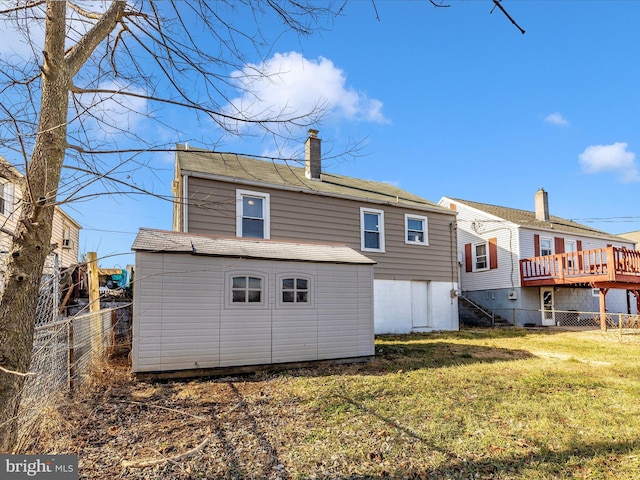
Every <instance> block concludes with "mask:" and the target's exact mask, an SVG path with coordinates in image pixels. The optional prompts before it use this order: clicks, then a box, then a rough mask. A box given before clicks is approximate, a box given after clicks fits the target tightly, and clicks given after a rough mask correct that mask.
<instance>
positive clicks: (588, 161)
mask: <svg viewBox="0 0 640 480" xmlns="http://www.w3.org/2000/svg"><path fill="white" fill-rule="evenodd" d="M578 158H579V159H580V165H581V166H582V170H583V171H584V172H586V173H601V172H614V173H618V174H619V175H620V180H621V181H622V182H625V183H626V182H637V181H640V173H639V172H638V168H637V166H636V162H635V160H636V154H635V153H633V152H629V151H627V144H626V143H625V142H616V143H614V144H612V145H592V146H590V147H587V148H586V149H585V151H584V152H582V153H581V154H580V155H579V156H578Z"/></svg>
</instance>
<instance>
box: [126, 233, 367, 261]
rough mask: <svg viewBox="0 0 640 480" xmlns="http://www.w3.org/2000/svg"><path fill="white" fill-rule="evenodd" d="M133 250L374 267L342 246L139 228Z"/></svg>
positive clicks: (357, 253) (362, 256)
mask: <svg viewBox="0 0 640 480" xmlns="http://www.w3.org/2000/svg"><path fill="white" fill-rule="evenodd" d="M131 248H132V250H136V251H145V252H157V253H190V254H194V255H206V256H222V257H235V258H254V259H266V260H288V261H298V262H326V263H353V264H361V265H368V264H375V263H376V262H375V261H373V260H371V259H370V258H368V257H365V256H364V255H362V254H361V253H359V252H356V251H355V250H353V249H352V248H350V247H347V246H345V245H328V244H314V243H295V242H281V241H272V240H263V239H248V238H228V237H216V236H213V235H200V234H193V233H181V232H171V231H167V230H155V229H150V228H141V229H140V230H139V232H138V235H137V237H136V239H135V240H134V242H133V245H132V247H131Z"/></svg>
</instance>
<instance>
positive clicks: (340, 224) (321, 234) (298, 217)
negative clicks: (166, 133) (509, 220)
mask: <svg viewBox="0 0 640 480" xmlns="http://www.w3.org/2000/svg"><path fill="white" fill-rule="evenodd" d="M188 179H189V184H188V196H189V208H188V219H187V230H188V231H189V232H190V233H204V234H210V235H223V236H230V237H234V236H235V235H236V220H235V218H236V200H235V199H236V189H243V190H251V191H256V192H261V193H267V194H269V195H270V203H271V215H270V219H271V222H270V223H271V239H274V240H276V239H277V240H294V239H295V240H300V241H312V242H320V243H339V244H346V245H348V246H349V247H351V248H353V249H354V250H356V251H361V243H360V242H361V239H360V208H361V207H365V208H374V209H378V210H383V211H384V220H385V229H384V231H385V253H376V252H370V251H366V252H363V253H364V254H365V255H366V256H367V257H369V258H371V259H372V260H375V261H376V262H378V264H377V265H376V267H375V277H376V278H377V279H389V280H433V281H449V282H450V281H452V275H453V277H454V279H455V281H456V282H457V268H456V266H455V261H454V260H455V259H452V256H454V255H455V250H456V248H455V242H456V236H455V231H452V229H451V225H452V224H455V215H454V214H453V212H452V213H451V214H449V213H447V212H437V211H425V210H420V209H415V208H411V207H408V206H396V205H390V204H375V203H368V202H367V201H365V200H362V201H359V200H351V199H345V198H336V197H329V196H324V195H316V194H312V193H304V192H297V191H291V190H279V189H273V188H263V187H259V186H254V185H244V184H241V183H236V184H232V183H228V182H221V181H216V180H211V179H203V178H198V177H188ZM405 214H413V215H421V216H426V217H428V243H429V245H427V246H424V245H410V244H406V243H405V237H404V236H405V223H404V222H405V220H404V215H405ZM178 223H179V222H178Z"/></svg>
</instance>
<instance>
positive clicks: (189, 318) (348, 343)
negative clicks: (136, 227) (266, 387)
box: [132, 251, 374, 372]
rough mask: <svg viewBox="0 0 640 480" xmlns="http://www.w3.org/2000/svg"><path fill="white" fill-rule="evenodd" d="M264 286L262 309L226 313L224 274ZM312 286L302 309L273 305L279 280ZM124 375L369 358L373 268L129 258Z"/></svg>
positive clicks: (228, 307) (179, 256) (149, 256)
mask: <svg viewBox="0 0 640 480" xmlns="http://www.w3.org/2000/svg"><path fill="white" fill-rule="evenodd" d="M243 273H244V274H251V275H253V274H259V275H261V276H263V277H264V279H265V285H264V290H263V294H264V296H265V297H264V298H265V303H264V305H262V306H258V307H256V306H242V307H238V306H236V305H229V303H228V302H225V295H226V294H227V293H228V292H226V289H225V282H226V281H227V280H226V279H227V278H228V276H229V275H232V274H243ZM282 274H286V275H294V276H295V275H300V276H306V277H309V278H310V279H311V294H312V299H313V301H312V304H311V306H310V307H307V306H303V307H300V308H299V307H297V306H291V305H286V306H285V305H282V304H279V303H278V293H279V292H278V289H277V285H278V278H279V276H280V275H282ZM136 276H137V282H136V292H135V296H134V337H133V363H132V366H133V368H132V369H133V371H134V372H159V371H174V370H188V369H203V368H215V367H227V366H242V365H264V364H271V363H286V362H299V361H307V360H323V359H339V358H352V357H358V356H370V355H373V354H374V346H373V342H374V333H373V307H372V295H373V294H372V292H373V266H372V265H343V264H319V263H311V262H289V261H271V260H248V259H237V258H224V257H209V256H193V255H189V254H176V253H150V252H144V251H138V252H136Z"/></svg>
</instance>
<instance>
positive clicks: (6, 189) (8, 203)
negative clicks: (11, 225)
mask: <svg viewBox="0 0 640 480" xmlns="http://www.w3.org/2000/svg"><path fill="white" fill-rule="evenodd" d="M0 186H1V187H2V192H1V196H2V198H3V199H4V209H3V210H2V211H0V215H3V216H5V217H10V216H11V215H12V214H13V202H14V199H13V196H14V192H15V190H14V188H13V183H11V182H4V183H2V184H0Z"/></svg>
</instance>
